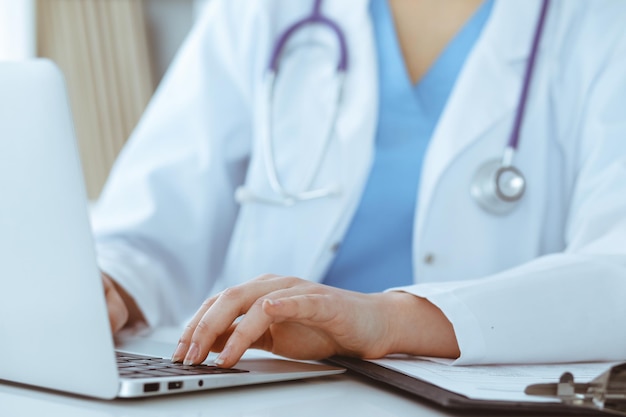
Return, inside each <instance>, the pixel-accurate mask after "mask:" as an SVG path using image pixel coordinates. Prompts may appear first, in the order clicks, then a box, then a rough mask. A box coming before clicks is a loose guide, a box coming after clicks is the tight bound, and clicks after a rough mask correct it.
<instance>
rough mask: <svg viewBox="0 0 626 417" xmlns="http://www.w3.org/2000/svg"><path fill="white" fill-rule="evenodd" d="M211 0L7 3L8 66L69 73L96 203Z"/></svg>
mask: <svg viewBox="0 0 626 417" xmlns="http://www.w3.org/2000/svg"><path fill="white" fill-rule="evenodd" d="M208 1H210V0H0V60H21V59H29V58H33V57H46V58H50V59H52V60H53V61H54V62H56V63H57V65H59V67H60V68H61V69H62V71H63V72H64V74H65V77H66V81H67V86H68V92H69V95H70V101H71V106H72V112H73V114H74V119H75V120H74V122H75V127H76V135H77V139H78V145H79V148H80V153H81V159H82V163H83V171H84V173H85V181H86V184H87V192H88V194H89V197H90V199H92V200H93V199H96V198H97V197H98V195H99V193H100V190H101V189H102V186H103V184H104V182H105V180H106V177H107V175H108V173H109V170H110V168H111V166H112V164H113V162H114V160H115V158H116V156H117V154H118V152H119V151H120V149H121V148H122V146H123V145H124V142H125V141H126V139H127V138H128V136H129V135H130V133H131V132H132V130H133V128H134V127H135V125H136V123H137V121H138V120H139V117H140V116H141V114H142V113H143V110H144V108H145V106H146V105H147V103H148V101H149V100H150V98H151V96H152V94H153V92H154V90H155V88H156V86H157V85H158V83H159V81H160V80H161V77H162V76H163V74H164V72H165V71H166V69H167V67H168V66H169V63H170V62H171V60H172V58H173V56H174V55H175V54H176V51H177V50H178V47H179V46H180V44H181V43H182V42H183V40H184V38H185V37H186V35H187V33H188V32H189V30H190V28H191V26H192V25H193V23H194V21H195V19H197V18H198V16H199V15H200V14H201V13H202V10H203V9H204V7H206V4H207V3H208Z"/></svg>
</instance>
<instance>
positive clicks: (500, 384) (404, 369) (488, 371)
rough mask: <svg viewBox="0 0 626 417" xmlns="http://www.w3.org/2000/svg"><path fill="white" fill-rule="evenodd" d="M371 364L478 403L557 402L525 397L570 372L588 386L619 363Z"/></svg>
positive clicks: (407, 360)
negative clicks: (528, 391)
mask: <svg viewBox="0 0 626 417" xmlns="http://www.w3.org/2000/svg"><path fill="white" fill-rule="evenodd" d="M371 362H373V363H375V364H378V365H381V366H384V367H387V368H390V369H393V370H396V371H399V372H401V373H403V374H406V375H409V376H412V377H414V378H418V379H420V380H422V381H426V382H429V383H431V384H433V385H436V386H438V387H441V388H443V389H446V390H448V391H452V392H455V393H457V394H461V395H464V396H466V397H468V398H472V399H477V400H498V401H517V402H519V401H524V402H558V400H557V399H550V398H544V397H537V396H532V395H526V394H524V389H525V388H526V387H527V386H528V385H530V384H537V383H553V382H558V380H559V378H560V376H561V375H562V374H563V373H564V372H571V373H572V374H573V375H574V381H575V382H588V381H590V380H592V379H593V378H595V377H596V376H598V375H599V374H601V373H602V372H604V371H606V370H607V369H608V368H610V367H611V366H613V365H615V364H616V363H618V362H601V363H571V364H548V365H489V366H482V365H476V366H452V365H450V363H451V361H446V360H441V359H434V358H421V357H420V358H418V357H410V356H404V355H399V356H392V357H388V358H385V359H379V360H372V361H371Z"/></svg>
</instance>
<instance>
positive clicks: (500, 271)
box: [94, 0, 626, 367]
mask: <svg viewBox="0 0 626 417" xmlns="http://www.w3.org/2000/svg"><path fill="white" fill-rule="evenodd" d="M543 6H544V3H543V2H542V1H540V0H533V1H528V0H520V1H485V2H481V1H467V0H447V1H441V0H420V1H416V0H404V1H402V0H388V3H387V2H386V1H384V0H372V1H371V2H370V1H367V0H350V1H347V0H342V1H330V0H328V1H325V2H318V1H315V2H314V3H313V2H309V1H293V0H266V1H257V2H250V1H243V0H241V1H233V0H223V1H221V0H215V1H214V2H213V3H212V4H211V5H210V6H209V8H208V11H207V12H206V14H205V15H204V17H203V19H202V20H201V21H200V22H199V23H198V25H197V27H196V28H195V30H194V31H193V32H192V34H191V35H190V37H189V39H188V40H187V42H186V44H185V45H184V47H183V48H182V50H181V52H180V53H179V55H178V57H177V58H176V61H175V62H174V64H173V66H172V68H171V70H170V71H169V73H168V75H167V76H166V78H165V79H164V81H163V83H162V85H161V87H160V88H159V91H158V92H157V94H156V95H155V97H154V99H153V101H152V103H151V105H150V106H149V108H148V109H147V111H146V114H145V116H144V117H143V119H142V121H141V122H140V124H139V126H138V127H137V130H136V131H135V133H134V135H133V137H132V138H131V140H130V141H129V143H128V145H127V147H126V148H125V150H124V151H123V153H122V154H121V156H120V158H119V159H118V161H117V163H116V166H115V167H114V170H113V171H112V174H111V177H110V179H109V181H108V183H107V186H106V187H105V190H104V191H103V194H102V196H101V199H100V201H99V204H98V206H97V208H96V210H95V213H94V230H95V234H96V239H97V244H98V253H99V260H100V266H101V268H102V270H103V272H104V281H105V288H106V293H107V301H108V305H109V310H110V317H111V323H112V327H113V329H114V330H118V329H119V328H121V327H124V326H132V325H135V324H138V323H139V324H141V323H146V324H148V325H151V326H155V325H159V324H162V323H177V322H180V321H182V320H184V319H185V318H186V317H188V315H189V314H191V311H192V310H193V309H194V308H195V307H196V306H197V305H199V304H200V303H201V302H202V300H203V299H205V297H207V295H209V298H208V299H206V301H205V302H204V303H203V304H202V306H201V307H200V309H199V310H198V311H197V312H196V314H195V316H194V318H193V319H192V320H191V321H190V323H189V326H188V327H187V328H186V330H185V332H184V334H183V336H182V337H181V340H180V343H179V346H178V348H177V349H176V351H175V353H174V355H173V360H175V361H184V362H185V363H199V362H201V361H202V360H204V359H205V358H206V355H207V354H208V352H209V351H210V350H212V351H221V354H220V356H219V357H218V360H217V363H218V364H220V365H221V366H225V367H228V366H232V365H233V364H235V363H236V362H237V360H238V359H239V358H240V356H241V354H242V353H243V351H245V349H247V348H248V347H251V346H254V347H261V348H264V349H268V350H271V351H273V352H276V353H279V354H283V355H286V356H291V357H297V358H321V357H326V356H329V355H333V354H348V355H357V356H362V357H370V358H373V357H380V356H384V355H386V354H388V353H395V352H403V353H411V354H420V355H433V356H444V357H451V358H458V359H457V361H456V363H461V364H470V363H496V362H517V363H519V362H548V361H573V360H596V359H624V358H625V357H626V334H625V333H624V332H619V331H616V329H621V328H624V325H625V324H626V323H625V321H626V303H624V302H623V299H624V294H625V293H626V280H625V279H624V277H625V276H626V245H625V244H624V243H626V242H625V241H626V170H625V167H626V115H625V114H624V108H625V106H624V104H625V101H626V77H625V76H624V74H625V73H626V71H625V70H626V34H625V31H624V29H623V22H624V21H626V4H624V3H623V2H620V1H619V0H614V1H612V0H603V1H594V2H585V1H565V0H560V1H559V0H554V1H552V2H550V4H549V7H548V8H547V12H546V15H545V27H544V28H543V30H542V31H541V30H539V29H537V28H539V24H538V23H539V22H540V21H541V16H542V10H543V9H542V8H543ZM546 6H547V4H546ZM312 8H314V12H317V11H318V8H319V11H320V12H321V13H323V15H324V16H328V17H330V18H331V19H332V20H334V21H336V22H337V23H338V25H339V27H340V28H341V30H342V33H344V34H345V41H346V46H347V48H346V50H347V64H348V70H347V72H346V76H345V84H344V85H343V90H342V91H341V96H340V100H339V105H338V106H337V105H336V102H337V91H338V88H339V87H338V83H337V79H338V77H337V67H338V64H337V63H338V62H340V59H339V58H338V57H340V56H341V53H340V47H339V45H341V41H340V39H338V38H337V36H336V34H335V33H334V32H333V30H332V29H329V28H328V27H320V26H319V25H311V26H310V27H306V28H303V29H301V30H299V31H298V32H296V33H295V34H294V35H293V37H292V38H290V40H289V42H288V43H287V49H286V50H285V51H283V53H282V54H280V61H279V62H280V66H279V67H280V70H279V73H278V77H277V81H276V84H275V85H274V88H273V89H271V88H270V87H269V86H270V85H271V84H269V81H268V80H267V78H266V75H267V67H268V62H269V61H270V56H272V48H273V45H274V43H275V42H276V40H277V39H279V38H280V36H281V34H282V33H284V31H285V30H286V28H287V27H289V26H290V25H292V24H293V23H294V22H296V21H298V20H299V19H302V18H303V17H305V16H308V15H310V14H311V9H312ZM535 38H537V39H538V47H537V48H536V56H535V58H536V60H535V61H534V65H530V64H531V63H532V62H533V60H532V59H531V58H532V57H533V49H534V48H533V47H532V45H533V40H534V39H535ZM339 67H341V64H339ZM340 69H341V68H340ZM529 69H530V71H529ZM527 73H530V74H532V79H531V82H529V83H525V82H524V78H525V74H527ZM525 84H528V96H527V98H526V101H525V106H524V105H521V106H520V103H524V100H523V99H520V97H521V96H522V94H521V91H523V86H524V85H525ZM268 91H271V92H273V94H271V97H270V100H265V99H266V98H267V96H268ZM268 103H269V104H268ZM520 108H522V109H524V110H525V113H524V114H523V117H520V119H521V130H520V139H519V146H518V147H517V151H516V152H515V153H514V158H513V164H514V166H515V167H516V168H517V169H519V171H520V172H522V173H523V174H524V175H525V183H526V184H527V189H526V190H525V192H524V195H523V198H521V200H520V201H519V202H518V203H515V204H513V203H511V205H510V206H509V205H507V204H505V206H506V211H507V213H502V212H500V211H501V210H500V209H499V208H497V207H496V208H495V209H493V210H490V209H489V207H488V204H486V203H485V202H484V201H482V200H480V199H478V203H477V199H476V198H475V197H476V196H475V195H474V196H473V195H472V193H474V194H476V192H475V189H476V185H475V184H476V181H477V180H476V178H475V177H476V173H477V172H479V171H480V169H481V167H483V166H484V164H485V162H486V161H487V162H489V161H492V160H495V161H496V162H495V165H496V168H497V167H501V166H502V165H503V163H502V162H501V161H502V159H503V152H504V149H505V148H507V141H509V137H510V136H511V135H512V133H511V132H512V130H513V131H514V129H513V127H512V126H514V125H515V120H516V115H518V114H519V113H520V111H519V109H520ZM267 132H269V134H267V135H266V133H267ZM513 148H515V147H513ZM509 156H510V154H509V152H508V151H507V152H506V153H505V157H504V158H505V159H507V160H508V158H509ZM504 165H505V166H507V164H504ZM507 175H508V174H507ZM520 181H521V180H520V179H519V178H517V177H515V178H512V179H511V180H509V181H508V182H507V184H508V185H510V186H519V185H520V184H522V185H523V183H520ZM518 188H520V187H518ZM521 189H522V190H523V187H522V188H521ZM285 190H286V191H285ZM470 190H474V191H473V192H470ZM305 191H313V194H315V193H317V194H320V195H322V196H323V198H312V199H305V198H300V197H303V196H304V195H306V193H305ZM235 194H237V196H238V200H239V202H240V203H241V205H239V204H238V201H236V199H235V198H233V195H235ZM294 195H295V197H297V198H294ZM299 200H306V201H299ZM485 208H487V210H486V209H485ZM494 211H495V212H496V213H495V214H494ZM268 271H269V272H272V273H275V274H277V275H263V274H264V273H266V272H268ZM255 276H260V278H257V279H254V280H251V278H253V277H255ZM294 277H299V278H294ZM250 280H251V281H250ZM320 283H321V284H320ZM324 284H328V285H324ZM392 287H396V289H395V290H394V291H387V292H381V291H383V290H385V289H389V288H392ZM354 290H356V291H354ZM220 291H221V292H220ZM211 294H214V295H211ZM244 314H245V316H244V317H243V318H242V319H241V320H240V321H235V319H236V318H237V317H239V316H241V315H244ZM233 323H235V324H233Z"/></svg>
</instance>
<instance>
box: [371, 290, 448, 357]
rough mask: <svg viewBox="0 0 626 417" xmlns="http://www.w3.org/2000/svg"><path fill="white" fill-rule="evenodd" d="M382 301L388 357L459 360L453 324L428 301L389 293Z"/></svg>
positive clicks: (397, 293)
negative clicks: (426, 357)
mask: <svg viewBox="0 0 626 417" xmlns="http://www.w3.org/2000/svg"><path fill="white" fill-rule="evenodd" d="M382 295H383V296H384V297H385V299H386V300H385V304H386V305H387V306H389V308H388V309H387V314H386V317H387V322H388V328H389V329H390V337H389V345H388V346H387V354H392V353H406V354H410V355H421V356H434V357H441V358H458V357H459V355H460V350H459V346H458V343H457V340H456V335H455V333H454V328H453V326H452V323H451V322H450V321H449V320H448V318H447V317H446V316H445V315H444V314H443V312H442V311H441V310H440V309H439V308H438V307H437V306H435V305H434V304H432V303H431V302H430V301H428V300H427V299H425V298H422V297H418V296H416V295H413V294H410V293H406V292H400V291H390V292H387V293H383V294H382Z"/></svg>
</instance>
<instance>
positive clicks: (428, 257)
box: [424, 253, 435, 265]
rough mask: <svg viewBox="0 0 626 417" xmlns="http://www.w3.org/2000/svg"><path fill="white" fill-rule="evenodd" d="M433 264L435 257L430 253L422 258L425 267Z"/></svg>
mask: <svg viewBox="0 0 626 417" xmlns="http://www.w3.org/2000/svg"><path fill="white" fill-rule="evenodd" d="M434 262H435V255H433V254H432V253H427V254H426V255H425V256H424V263H425V264H426V265H432V264H433V263H434Z"/></svg>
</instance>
